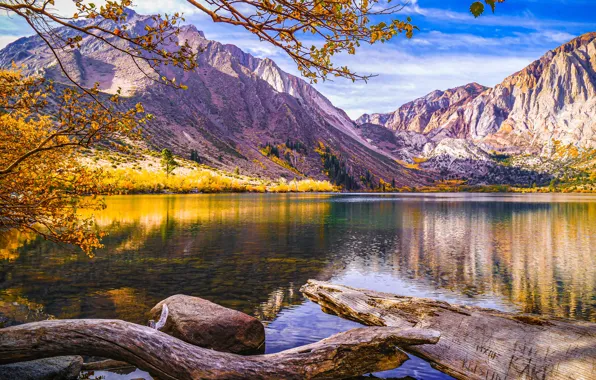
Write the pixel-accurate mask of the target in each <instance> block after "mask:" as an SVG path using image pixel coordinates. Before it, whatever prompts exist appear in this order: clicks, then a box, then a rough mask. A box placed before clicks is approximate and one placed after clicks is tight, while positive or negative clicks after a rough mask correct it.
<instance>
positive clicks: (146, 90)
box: [0, 12, 429, 187]
mask: <svg viewBox="0 0 596 380" xmlns="http://www.w3.org/2000/svg"><path fill="white" fill-rule="evenodd" d="M147 22H151V19H150V16H141V15H138V14H136V13H134V12H130V13H129V14H128V19H127V24H128V30H130V31H133V32H134V31H135V30H139V31H140V30H142V29H143V27H144V23H147ZM61 32H63V33H70V32H69V31H61ZM178 38H179V41H180V42H182V41H184V40H186V41H188V42H189V44H190V45H191V46H192V47H193V48H194V49H196V50H197V51H198V50H200V51H201V52H200V54H199V55H198V58H197V59H198V63H199V67H198V69H197V70H196V71H194V72H182V71H180V70H176V69H173V68H171V67H164V68H163V75H166V76H167V77H174V76H175V77H177V78H179V80H180V81H181V82H182V83H184V84H185V85H187V86H188V90H187V91H181V90H174V89H171V88H169V87H166V86H163V85H156V84H155V83H153V82H152V81H151V80H150V79H148V78H146V77H145V76H144V75H143V74H142V73H140V72H139V70H138V69H136V67H135V66H134V65H133V64H132V63H131V62H130V57H127V56H125V55H124V54H122V53H119V52H117V51H114V50H113V49H112V50H110V49H109V48H108V47H106V46H105V45H103V44H101V43H99V42H98V41H94V40H93V39H92V38H91V37H84V38H83V41H82V42H81V47H80V49H74V50H72V51H68V52H66V53H63V57H62V58H63V60H64V62H65V63H66V64H65V66H66V68H67V70H68V71H69V74H70V76H71V77H73V78H75V79H76V80H78V81H80V82H81V83H82V84H83V85H84V86H87V87H91V86H92V85H93V83H95V82H99V84H100V86H99V88H100V90H101V91H104V92H107V93H113V92H115V91H116V90H117V89H118V88H121V89H122V90H123V93H124V94H125V95H127V96H130V97H131V100H140V101H142V102H143V105H144V107H145V109H146V110H147V112H150V113H152V114H154V115H155V119H154V121H152V122H151V123H150V125H148V126H147V129H148V132H149V133H150V134H151V136H152V137H153V139H152V143H153V144H154V145H155V146H156V147H159V148H161V147H168V148H170V149H172V150H173V151H174V152H175V153H177V154H180V155H182V156H187V157H188V156H189V155H190V152H191V151H192V150H197V151H198V153H199V155H200V157H201V160H202V161H203V163H206V164H209V165H212V166H214V167H216V168H220V169H225V170H230V171H231V170H234V168H235V167H239V168H240V170H241V171H242V172H244V173H247V174H254V175H261V176H264V177H269V178H277V177H280V176H282V177H286V178H288V179H291V178H294V177H298V178H303V177H312V178H316V179H327V178H329V179H331V180H333V181H334V182H336V183H337V184H339V185H342V184H343V183H341V182H342V179H343V180H348V179H349V180H348V182H350V183H354V184H356V183H357V184H358V186H360V187H362V186H370V185H371V184H370V183H366V184H364V183H362V182H361V178H364V177H365V176H370V174H371V173H372V175H373V177H375V178H376V182H377V183H378V182H379V180H380V179H383V180H384V181H386V182H390V181H392V180H393V181H395V182H396V183H397V184H400V185H408V184H411V183H414V184H422V183H428V182H429V179H428V177H427V176H426V175H425V174H424V173H419V172H417V171H414V170H410V169H407V168H405V167H403V166H401V165H400V164H399V163H397V162H396V161H395V160H394V159H393V158H392V157H391V156H390V155H388V154H387V153H386V152H384V151H383V150H380V149H378V148H377V147H375V146H373V145H371V144H370V143H369V142H367V141H366V140H364V139H362V137H361V136H360V134H359V133H358V132H357V128H356V125H355V123H354V122H353V121H352V120H351V119H350V118H349V117H348V116H347V114H346V113H345V112H344V111H343V110H341V109H338V108H336V107H334V106H333V104H332V103H331V102H330V101H329V100H328V99H327V98H325V97H324V96H323V95H322V94H320V93H319V92H318V91H316V90H315V89H314V88H313V87H312V86H310V85H309V84H308V83H306V82H305V81H304V80H302V79H300V78H298V77H295V76H293V75H290V74H287V73H285V72H283V71H282V70H281V69H280V68H279V67H278V66H277V65H276V64H275V63H274V62H273V61H271V60H269V59H260V58H256V57H254V56H252V55H250V54H248V53H245V52H243V51H242V50H241V49H240V48H238V47H236V46H234V45H230V44H227V45H224V44H221V43H219V42H216V41H210V40H208V39H206V38H205V35H204V33H202V32H200V31H198V29H197V28H196V27H195V26H192V25H185V26H182V27H181V32H180V34H179V37H178ZM12 62H15V63H17V64H19V65H21V64H23V65H25V73H26V74H41V75H44V76H46V77H49V78H51V79H54V80H56V81H59V82H64V83H67V81H66V78H64V76H63V75H62V74H61V72H60V70H59V67H58V66H57V65H56V60H55V59H54V57H53V55H52V54H51V52H50V51H49V49H48V48H47V46H45V44H44V43H43V41H42V40H41V39H40V38H39V37H37V36H33V37H26V38H21V39H19V40H17V41H15V42H13V43H11V44H9V45H8V46H7V47H6V48H5V49H3V50H2V51H0V67H4V68H8V67H10V66H11V65H12ZM286 143H289V145H292V146H293V145H295V144H294V143H299V144H298V145H300V146H301V145H304V148H305V149H303V150H301V151H300V152H298V151H296V150H293V149H291V148H289V147H288V146H286V145H287V144H286ZM268 145H274V146H275V147H277V148H278V149H274V150H273V151H274V152H278V151H280V152H278V155H279V156H275V157H273V156H271V155H270V153H264V150H266V149H265V148H266V147H267V146H268ZM321 146H323V147H324V149H325V150H329V152H328V153H321V152H320V149H319V148H320V147H321ZM325 155H328V156H330V157H335V158H334V160H332V161H333V164H331V163H329V162H325V157H324V156H325ZM336 161H337V162H336ZM330 165H331V166H332V167H331V166H330ZM348 177H349V178H348Z"/></svg>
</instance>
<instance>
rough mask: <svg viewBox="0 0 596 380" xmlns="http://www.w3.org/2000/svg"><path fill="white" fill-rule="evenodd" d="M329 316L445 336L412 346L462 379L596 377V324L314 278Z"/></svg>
mask: <svg viewBox="0 0 596 380" xmlns="http://www.w3.org/2000/svg"><path fill="white" fill-rule="evenodd" d="M301 291H302V292H303V293H304V295H306V296H307V297H308V298H309V299H311V300H312V301H314V302H316V303H318V304H319V305H320V306H321V308H322V309H323V311H326V312H328V313H331V314H336V315H338V316H340V317H343V318H347V319H351V320H354V321H357V322H360V323H363V324H365V325H372V326H394V327H400V328H408V327H418V328H429V329H433V330H437V331H439V332H440V333H441V339H440V341H439V342H438V343H437V344H436V345H420V346H410V347H407V348H405V349H406V351H409V352H412V353H415V354H417V355H419V356H422V357H424V358H426V359H427V360H429V361H430V362H431V363H433V365H434V366H435V367H436V368H438V369H439V370H441V371H444V372H446V373H448V374H450V375H452V376H454V377H456V378H458V379H478V380H480V379H482V380H487V379H488V380H505V379H524V380H529V379H540V380H547V379H549V380H550V379H565V380H567V379H568V380H593V379H596V324H594V323H589V322H579V321H571V320H562V319H554V318H543V317H540V316H535V315H528V314H511V313H503V312H499V311H496V310H491V309H483V308H478V307H468V306H455V305H450V304H449V303H446V302H441V301H435V300H430V299H424V298H415V297H404V296H399V295H395V294H389V293H381V292H375V291H370V290H365V289H355V288H351V287H347V286H342V285H334V284H330V283H327V282H322V281H315V280H309V281H308V283H307V284H306V285H304V286H303V287H302V289H301Z"/></svg>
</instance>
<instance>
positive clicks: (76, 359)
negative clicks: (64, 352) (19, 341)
mask: <svg viewBox="0 0 596 380" xmlns="http://www.w3.org/2000/svg"><path fill="white" fill-rule="evenodd" d="M82 366H83V358H82V357H80V356H60V357H55V358H47V359H39V360H32V361H28V362H21V363H13V364H5V365H1V366H0V380H16V379H18V380H70V379H77V378H78V377H79V373H80V372H81V368H82Z"/></svg>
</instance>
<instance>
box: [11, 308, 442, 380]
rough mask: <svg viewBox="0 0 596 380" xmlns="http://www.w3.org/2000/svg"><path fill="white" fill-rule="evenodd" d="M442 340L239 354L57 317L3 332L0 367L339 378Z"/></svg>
mask: <svg viewBox="0 0 596 380" xmlns="http://www.w3.org/2000/svg"><path fill="white" fill-rule="evenodd" d="M438 339H439V335H438V333H436V332H435V331H432V330H422V329H397V328H387V327H376V328H358V329H353V330H350V331H347V332H344V333H340V334H336V335H334V336H332V337H330V338H327V339H323V340H322V341H319V342H316V343H313V344H309V345H306V346H302V347H298V348H295V349H291V350H287V351H283V352H280V353H276V354H269V355H257V356H240V355H236V354H231V353H223V352H218V351H213V350H210V349H206V348H201V347H197V346H194V345H191V344H189V343H186V342H184V341H182V340H180V339H177V338H174V337H172V336H170V335H167V334H165V333H163V332H160V331H157V330H155V329H152V328H150V327H145V326H141V325H137V324H133V323H129V322H124V321H120V320H100V319H82V320H51V321H44V322H36V323H29V324H25V325H19V326H13V327H8V328H5V329H0V364H7V363H13V362H18V361H25V360H32V359H39V358H43V357H52V356H61V355H90V356H100V357H105V358H110V359H114V360H121V361H124V362H127V363H130V364H132V365H134V366H136V367H138V368H140V369H143V370H145V371H147V372H149V373H151V374H153V375H155V376H156V377H158V378H160V379H178V380H184V379H247V378H249V379H323V378H335V379H337V378H339V379H341V378H348V377H352V376H357V375H361V374H365V373H370V372H376V371H383V370H387V369H392V368H396V367H398V366H400V365H401V364H402V363H403V362H404V361H406V360H407V355H405V354H404V353H403V352H402V351H401V350H400V349H399V348H397V346H400V347H403V346H407V345H413V344H429V343H436V342H437V341H438Z"/></svg>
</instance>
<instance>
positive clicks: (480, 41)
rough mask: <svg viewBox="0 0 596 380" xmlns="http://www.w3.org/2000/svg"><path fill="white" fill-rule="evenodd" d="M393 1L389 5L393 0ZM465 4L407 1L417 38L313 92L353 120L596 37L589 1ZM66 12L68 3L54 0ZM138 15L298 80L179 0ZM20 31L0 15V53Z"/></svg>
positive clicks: (363, 53) (487, 78)
mask: <svg viewBox="0 0 596 380" xmlns="http://www.w3.org/2000/svg"><path fill="white" fill-rule="evenodd" d="M394 1H395V0H394ZM471 2H472V1H471V0H410V1H409V3H408V4H407V6H406V7H405V9H403V10H402V11H401V12H400V13H399V14H397V17H406V16H411V17H412V19H413V22H414V24H416V25H417V26H418V27H419V28H420V31H419V32H418V33H416V34H415V36H414V38H413V39H411V40H407V39H405V38H404V37H399V36H398V37H396V38H395V39H394V40H392V41H390V42H388V43H385V44H375V45H372V46H370V45H366V46H363V47H362V48H361V49H360V50H359V51H358V53H357V54H356V55H354V56H349V55H341V56H338V57H337V58H336V63H337V64H340V65H348V66H349V67H350V68H352V69H353V70H355V71H357V72H358V73H360V74H373V75H377V76H376V77H374V78H372V79H371V80H369V82H368V83H364V82H356V83H352V82H351V81H349V80H343V79H334V80H333V81H327V82H324V83H319V84H317V85H316V88H317V89H318V90H319V91H321V92H322V93H323V94H324V95H325V96H327V97H328V98H329V99H330V100H331V101H332V102H333V103H334V104H335V105H336V106H338V107H340V108H343V109H344V110H346V111H347V112H348V114H349V115H350V116H351V117H353V118H356V117H358V116H360V115H361V114H362V113H364V112H368V113H371V112H389V111H393V110H395V109H396V108H397V107H399V106H400V105H401V104H403V103H405V102H408V101H410V100H413V99H415V98H417V97H420V96H423V95H425V94H427V93H429V92H430V91H432V90H435V89H447V88H451V87H455V86H459V85H463V84H466V83H469V82H478V83H480V84H482V85H486V86H494V85H495V84H497V83H499V82H501V81H502V80H503V79H504V78H505V77H506V76H508V75H510V74H512V73H514V72H516V71H518V70H520V69H522V68H523V67H524V66H526V65H527V64H528V63H530V62H532V61H533V60H535V59H538V58H539V57H540V56H542V55H543V54H544V53H545V52H546V51H547V50H549V49H553V48H555V47H557V46H559V45H560V44H562V43H564V42H566V41H568V40H570V39H572V38H573V37H575V36H578V35H580V34H583V33H586V32H591V31H596V17H595V15H596V0H507V1H506V2H505V3H503V4H499V7H498V9H497V13H496V14H495V15H492V14H487V15H485V16H482V17H480V18H478V19H474V17H472V16H471V15H470V14H469V12H468V7H469V5H470V4H471ZM56 3H57V6H68V5H69V4H68V3H69V0H58V1H57V2H56ZM135 3H136V4H137V6H136V7H135V10H136V11H137V12H139V13H164V12H172V11H179V10H182V11H185V14H186V16H187V17H186V18H187V22H190V23H193V24H195V25H196V26H197V27H198V28H199V29H201V30H203V31H204V32H205V34H206V37H207V38H209V39H214V40H218V41H220V42H223V43H233V44H235V45H237V46H239V47H240V48H242V49H243V50H245V51H248V52H250V53H252V54H253V55H256V56H258V57H269V58H271V59H273V60H274V61H275V62H276V63H277V64H278V65H279V66H280V67H281V68H282V69H284V70H285V71H288V72H290V73H292V74H296V75H297V74H298V73H297V70H296V67H295V65H294V63H293V62H292V61H291V60H289V59H288V58H287V56H285V55H284V53H283V52H281V51H279V50H276V49H275V48H273V47H272V46H271V45H269V44H267V43H265V42H260V41H259V40H258V39H257V38H256V37H254V36H253V35H251V34H250V33H248V32H246V31H244V30H243V29H240V28H237V27H233V26H228V25H221V24H213V23H212V22H211V20H210V18H208V17H206V16H205V15H203V14H202V13H200V12H199V11H198V10H196V9H194V8H192V7H190V6H188V5H187V4H185V2H184V0H161V1H139V0H137V1H136V2H135ZM29 34H31V31H30V30H29V29H28V27H27V26H26V25H24V24H23V23H21V22H19V21H18V20H17V19H15V18H14V17H12V18H10V17H7V16H6V15H0V47H3V46H4V45H6V44H7V43H9V42H10V41H12V40H14V39H16V38H17V37H18V36H22V35H29Z"/></svg>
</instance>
